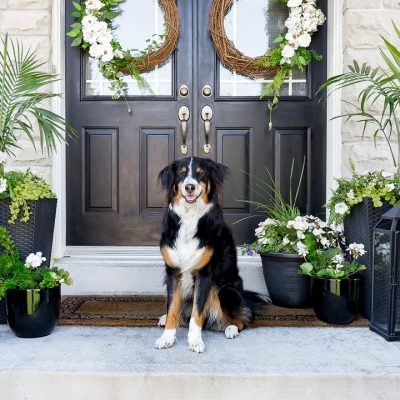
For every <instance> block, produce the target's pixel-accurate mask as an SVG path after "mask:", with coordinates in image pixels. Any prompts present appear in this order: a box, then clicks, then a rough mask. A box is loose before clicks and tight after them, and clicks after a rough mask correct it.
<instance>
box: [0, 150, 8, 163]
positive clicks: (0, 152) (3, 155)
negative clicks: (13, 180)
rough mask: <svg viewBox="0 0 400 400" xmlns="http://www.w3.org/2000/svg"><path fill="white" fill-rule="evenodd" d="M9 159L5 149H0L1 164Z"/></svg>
mask: <svg viewBox="0 0 400 400" xmlns="http://www.w3.org/2000/svg"><path fill="white" fill-rule="evenodd" d="M6 160H7V154H6V153H5V152H3V151H0V164H5V163H6Z"/></svg>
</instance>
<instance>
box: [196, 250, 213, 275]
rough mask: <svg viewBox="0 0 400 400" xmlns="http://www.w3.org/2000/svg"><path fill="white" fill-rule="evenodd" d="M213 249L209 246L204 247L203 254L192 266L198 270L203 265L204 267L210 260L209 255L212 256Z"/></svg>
mask: <svg viewBox="0 0 400 400" xmlns="http://www.w3.org/2000/svg"><path fill="white" fill-rule="evenodd" d="M213 254H214V251H213V250H212V249H210V248H209V247H205V248H204V251H203V254H202V255H201V257H200V260H199V261H198V262H197V264H196V265H195V266H194V267H193V269H195V270H200V269H202V268H203V267H205V266H206V265H207V264H208V263H209V262H210V260H211V257H212V256H213Z"/></svg>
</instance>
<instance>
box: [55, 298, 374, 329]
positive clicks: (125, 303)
mask: <svg viewBox="0 0 400 400" xmlns="http://www.w3.org/2000/svg"><path fill="white" fill-rule="evenodd" d="M165 310H166V305H165V297H164V296H67V297H64V298H63V301H62V303H61V315H60V319H59V325H90V326H150V327H151V326H157V323H158V319H159V317H160V316H161V315H163V314H165ZM252 325H253V326H286V327H307V326H308V327H324V326H330V325H328V324H325V323H324V322H321V321H320V320H318V318H317V317H316V316H315V314H314V312H313V310H312V309H291V308H282V307H276V306H274V305H271V304H269V305H267V306H265V307H264V312H263V314H261V315H259V316H258V317H257V319H256V320H255V321H254V322H253V324H252ZM346 326H352V327H367V326H368V321H367V320H366V319H364V318H361V317H358V318H357V319H356V320H355V321H354V322H353V323H352V324H350V325H346Z"/></svg>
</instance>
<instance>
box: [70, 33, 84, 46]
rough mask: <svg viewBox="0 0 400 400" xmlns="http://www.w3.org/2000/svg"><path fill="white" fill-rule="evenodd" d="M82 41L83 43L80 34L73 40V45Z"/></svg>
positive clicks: (77, 44)
mask: <svg viewBox="0 0 400 400" xmlns="http://www.w3.org/2000/svg"><path fill="white" fill-rule="evenodd" d="M81 43H82V36H78V37H76V38H75V39H74V40H73V41H72V43H71V47H76V46H79V45H80V44H81Z"/></svg>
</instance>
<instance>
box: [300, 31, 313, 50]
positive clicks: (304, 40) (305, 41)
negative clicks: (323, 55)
mask: <svg viewBox="0 0 400 400" xmlns="http://www.w3.org/2000/svg"><path fill="white" fill-rule="evenodd" d="M297 42H298V43H299V46H301V47H308V46H309V45H310V43H311V36H310V34H308V33H303V34H302V35H300V36H299V37H298V38H297Z"/></svg>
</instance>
